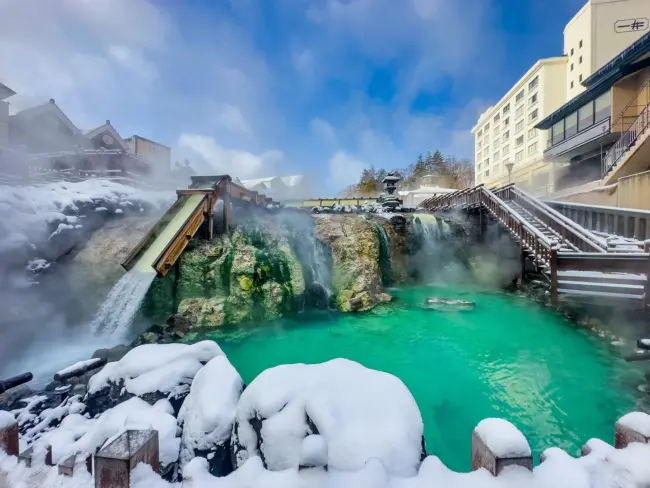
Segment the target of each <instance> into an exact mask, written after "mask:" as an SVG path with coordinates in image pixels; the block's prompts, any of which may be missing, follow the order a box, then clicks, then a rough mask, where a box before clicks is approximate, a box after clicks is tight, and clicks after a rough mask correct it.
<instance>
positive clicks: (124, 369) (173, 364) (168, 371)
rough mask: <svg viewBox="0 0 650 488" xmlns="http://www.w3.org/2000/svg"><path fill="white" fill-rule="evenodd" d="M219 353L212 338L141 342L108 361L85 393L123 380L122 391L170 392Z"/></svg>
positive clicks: (91, 392)
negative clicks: (186, 341) (120, 357)
mask: <svg viewBox="0 0 650 488" xmlns="http://www.w3.org/2000/svg"><path fill="white" fill-rule="evenodd" d="M216 356H223V352H222V351H221V349H220V348H219V346H218V345H217V343H216V342H214V341H202V342H197V343H196V344H192V345H187V344H145V345H143V346H139V347H136V348H135V349H132V350H130V351H129V352H128V353H126V355H125V356H124V357H123V358H122V359H120V360H119V361H117V362H113V363H108V364H107V365H106V366H104V368H103V369H102V370H101V371H100V372H99V373H97V374H95V375H94V376H93V377H92V378H90V381H89V382H88V393H90V394H93V393H97V392H99V391H100V390H101V389H102V388H105V387H107V386H109V383H119V382H120V381H121V380H123V381H124V387H125V388H126V391H128V392H129V393H132V394H134V395H144V394H145V393H152V392H155V391H159V392H161V393H170V394H172V395H173V394H174V393H177V392H178V388H180V387H183V386H184V385H189V384H190V383H191V382H192V379H193V378H194V376H195V375H196V373H197V372H198V371H199V370H200V369H201V367H202V363H205V362H208V361H210V360H211V359H212V358H214V357H216Z"/></svg>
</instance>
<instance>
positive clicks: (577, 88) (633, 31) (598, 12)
mask: <svg viewBox="0 0 650 488" xmlns="http://www.w3.org/2000/svg"><path fill="white" fill-rule="evenodd" d="M649 29H650V1H649V0H589V1H588V2H587V3H586V4H585V5H584V7H582V8H581V9H580V11H579V12H578V13H577V14H576V15H575V16H574V17H573V18H572V19H571V20H570V21H569V23H568V24H567V25H566V27H565V29H564V55H565V56H566V57H567V58H568V64H567V68H568V72H567V100H570V99H572V98H573V97H575V96H576V95H578V94H579V93H580V92H582V91H584V89H585V88H584V86H583V85H582V82H583V80H586V79H587V78H588V77H589V76H591V75H592V74H593V73H594V72H595V71H597V70H598V69H600V68H601V67H602V66H603V65H605V63H607V62H609V60H610V59H612V58H614V57H615V56H616V55H617V54H618V53H619V52H621V51H623V50H624V49H625V48H626V47H628V46H629V45H631V44H632V43H633V42H634V41H636V40H637V39H639V38H640V37H641V36H642V35H644V34H646V33H647V32H648V30H649Z"/></svg>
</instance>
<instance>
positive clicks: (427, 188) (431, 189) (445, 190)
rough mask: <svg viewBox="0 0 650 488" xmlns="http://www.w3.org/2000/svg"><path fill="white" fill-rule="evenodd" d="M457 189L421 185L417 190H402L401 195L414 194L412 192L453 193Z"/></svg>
mask: <svg viewBox="0 0 650 488" xmlns="http://www.w3.org/2000/svg"><path fill="white" fill-rule="evenodd" d="M455 191H458V190H455V189H453V188H442V187H440V186H424V185H423V186H421V187H420V188H416V189H415V190H409V191H401V192H399V194H400V195H412V194H440V193H453V192H455Z"/></svg>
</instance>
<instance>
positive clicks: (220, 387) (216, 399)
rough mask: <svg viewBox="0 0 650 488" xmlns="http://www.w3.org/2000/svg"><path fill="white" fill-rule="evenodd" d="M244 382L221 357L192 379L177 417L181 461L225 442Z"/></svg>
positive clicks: (188, 459) (223, 357)
mask: <svg viewBox="0 0 650 488" xmlns="http://www.w3.org/2000/svg"><path fill="white" fill-rule="evenodd" d="M243 387H244V383H243V381H242V379H241V377H240V376H239V373H237V370H235V368H233V367H232V365H231V364H230V362H229V361H228V359H227V358H226V357H225V356H217V357H215V358H214V359H212V360H210V362H209V363H208V364H206V365H205V366H203V368H201V370H200V371H199V372H198V373H197V374H196V376H195V377H194V381H192V386H191V388H190V393H189V395H188V396H187V398H185V401H184V402H183V406H182V407H181V410H180V412H179V414H178V422H179V424H181V425H182V426H183V436H182V440H183V448H182V452H181V460H182V461H183V462H184V463H187V462H189V461H190V459H192V458H193V457H194V454H195V451H196V450H202V451H207V450H211V449H214V447H215V446H217V445H218V444H223V443H225V442H227V441H228V439H229V438H230V434H231V432H232V426H233V422H234V420H235V414H236V412H237V402H238V401H239V396H240V395H241V392H242V389H243Z"/></svg>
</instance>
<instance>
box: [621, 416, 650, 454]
mask: <svg viewBox="0 0 650 488" xmlns="http://www.w3.org/2000/svg"><path fill="white" fill-rule="evenodd" d="M648 440H650V415H648V414H647V413H643V412H632V413H628V414H627V415H623V416H622V417H621V418H620V419H618V422H616V425H615V427H614V447H615V448H616V449H622V448H624V447H627V445H628V444H631V443H632V442H641V443H643V444H647V443H648Z"/></svg>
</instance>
